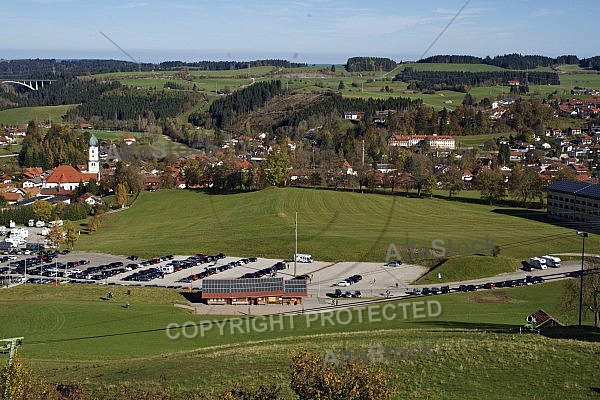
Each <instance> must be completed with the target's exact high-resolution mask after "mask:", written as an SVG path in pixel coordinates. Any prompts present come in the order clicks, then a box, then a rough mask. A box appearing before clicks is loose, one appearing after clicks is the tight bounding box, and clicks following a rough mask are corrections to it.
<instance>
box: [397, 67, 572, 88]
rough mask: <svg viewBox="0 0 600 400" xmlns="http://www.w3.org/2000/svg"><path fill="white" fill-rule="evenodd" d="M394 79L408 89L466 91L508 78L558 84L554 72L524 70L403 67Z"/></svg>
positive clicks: (504, 82) (496, 83) (503, 82)
mask: <svg viewBox="0 0 600 400" xmlns="http://www.w3.org/2000/svg"><path fill="white" fill-rule="evenodd" d="M393 80H394V81H402V82H406V83H408V84H409V87H408V88H409V89H413V90H414V89H416V90H457V91H467V90H468V88H470V87H478V86H495V85H503V84H506V83H507V82H508V81H509V80H517V81H519V82H522V83H523V84H527V83H528V82H531V83H535V84H537V85H559V84H560V80H559V78H558V74H557V73H556V72H540V71H533V72H525V71H483V72H466V71H415V70H414V69H413V68H412V67H407V68H405V69H404V70H403V71H402V72H400V73H398V74H396V76H395V77H394V78H393Z"/></svg>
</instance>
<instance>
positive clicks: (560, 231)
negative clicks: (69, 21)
mask: <svg viewBox="0 0 600 400" xmlns="http://www.w3.org/2000/svg"><path fill="white" fill-rule="evenodd" d="M466 200H467V201H458V200H456V201H448V200H443V199H436V198H433V199H429V198H421V199H418V198H407V197H400V196H386V195H374V194H366V193H365V194H361V193H351V192H350V193H348V192H337V191H326V190H314V189H300V188H283V189H282V188H272V189H267V190H262V191H259V192H252V193H239V194H230V195H209V194H206V193H203V192H191V191H168V190H164V191H159V192H154V193H147V192H145V193H142V194H141V196H140V197H139V199H138V200H137V202H136V204H135V205H134V206H133V207H131V208H130V209H128V210H125V211H122V212H119V213H117V214H114V215H108V216H106V218H105V220H104V222H103V226H102V228H101V229H100V230H99V231H98V232H96V233H94V234H93V235H82V236H81V237H80V239H79V241H78V242H77V244H76V246H75V249H76V250H83V251H100V252H109V253H115V254H123V255H129V254H139V255H141V256H151V255H154V256H158V255H163V254H195V253H197V252H201V251H202V252H219V251H224V252H225V253H226V254H231V255H235V256H268V257H276V258H291V257H292V255H293V253H294V215H295V213H296V212H297V213H298V251H299V252H301V253H310V254H312V255H313V256H314V257H315V258H316V259H318V260H326V261H336V260H346V261H367V260H368V261H383V260H384V259H385V256H386V254H387V250H388V247H389V245H390V243H394V244H395V245H396V246H397V247H398V248H400V247H401V246H402V244H404V243H409V242H411V241H414V242H415V243H416V244H418V245H419V246H420V245H430V244H431V242H432V241H433V240H434V239H442V240H444V241H446V243H448V241H449V240H452V241H453V242H454V243H457V242H469V243H470V242H472V241H474V240H485V237H486V235H487V237H488V238H489V240H490V243H491V241H492V240H493V241H494V244H497V245H499V246H500V248H501V251H502V255H506V256H510V257H514V258H529V257H531V255H532V254H538V253H539V254H545V253H552V252H554V253H559V252H578V251H579V249H580V244H581V243H580V240H579V238H577V237H576V236H575V234H574V233H573V230H572V229H567V228H562V227H558V226H554V225H550V224H546V223H543V222H539V221H538V219H543V218H544V215H545V214H544V213H543V212H541V211H534V210H519V209H511V208H499V207H495V206H488V205H480V204H473V202H472V201H471V200H469V199H466ZM182 211H183V212H182ZM465 227H468V229H465ZM597 244H598V241H597V238H596V237H593V238H590V239H589V248H590V249H592V248H594V246H597Z"/></svg>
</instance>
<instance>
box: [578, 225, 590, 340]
mask: <svg viewBox="0 0 600 400" xmlns="http://www.w3.org/2000/svg"><path fill="white" fill-rule="evenodd" d="M577 236H581V273H580V274H579V327H580V328H581V317H582V312H583V258H584V257H585V238H586V237H588V233H587V232H582V231H577Z"/></svg>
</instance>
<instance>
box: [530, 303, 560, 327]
mask: <svg viewBox="0 0 600 400" xmlns="http://www.w3.org/2000/svg"><path fill="white" fill-rule="evenodd" d="M526 320H527V322H529V323H530V324H533V326H534V328H535V329H541V328H556V327H558V326H564V325H563V324H562V322H560V321H559V320H557V319H556V318H554V317H553V316H552V315H550V314H548V313H547V312H546V311H544V310H542V309H541V308H540V309H539V310H537V311H536V312H534V313H532V314H529V315H528V316H527V318H526Z"/></svg>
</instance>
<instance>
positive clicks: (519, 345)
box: [0, 282, 600, 399]
mask: <svg viewBox="0 0 600 400" xmlns="http://www.w3.org/2000/svg"><path fill="white" fill-rule="evenodd" d="M111 290H113V292H114V294H115V297H114V299H113V300H112V301H103V300H101V299H100V298H101V297H103V296H104V295H105V293H106V288H103V287H98V286H91V287H90V286H64V285H62V286H58V287H55V286H39V285H27V286H21V287H17V288H13V289H9V290H0V305H1V307H0V320H1V321H3V323H2V324H0V337H13V336H21V335H22V336H25V341H24V343H23V346H22V347H21V349H20V354H21V356H22V358H23V359H24V360H25V361H26V362H27V363H28V365H30V366H31V367H32V368H33V369H34V370H35V371H37V372H39V373H40V374H42V375H43V376H45V377H46V379H47V380H49V381H51V382H65V381H66V382H72V381H77V382H80V383H82V384H83V385H84V386H85V387H86V389H88V390H91V391H93V392H94V393H95V396H94V397H95V398H99V399H103V398H110V394H111V393H112V391H115V390H117V388H120V390H122V388H123V387H126V388H127V387H129V388H145V389H150V390H155V391H160V390H161V389H162V388H163V387H164V386H165V385H166V386H167V387H170V388H172V389H174V390H176V391H177V392H178V393H179V395H180V398H185V393H186V392H188V391H193V390H196V391H198V390H200V391H202V392H204V393H206V394H207V396H208V395H211V394H214V393H217V392H218V391H219V390H223V389H224V388H227V387H233V386H234V385H235V384H236V383H240V382H243V383H246V384H249V385H258V384H259V383H275V382H278V383H281V384H282V386H283V393H284V394H285V397H284V398H292V397H291V396H290V394H291V393H290V389H289V387H288V385H287V382H288V381H289V379H288V372H287V371H288V367H289V360H290V351H292V350H304V349H306V350H313V351H316V352H317V353H319V354H323V355H324V354H325V350H326V349H334V351H335V352H336V353H337V352H338V351H339V350H341V349H342V348H348V347H353V348H354V349H362V350H365V349H368V348H369V346H371V345H373V344H379V345H382V346H385V345H388V346H390V347H394V348H395V347H406V348H408V347H409V346H412V345H417V346H421V345H422V343H423V342H425V343H427V345H428V346H430V347H432V348H433V352H434V354H435V357H434V358H425V359H416V360H411V359H409V360H404V361H393V362H390V363H384V364H382V366H383V368H384V369H385V370H386V371H387V372H388V373H390V374H391V375H392V378H393V381H394V383H395V386H396V387H397V396H396V397H395V398H396V399H404V398H419V399H422V398H423V397H427V398H439V397H443V398H448V399H455V398H456V399H459V398H460V399H476V398H482V397H483V398H486V399H488V398H489V399H505V398H514V397H513V396H512V395H511V393H523V392H527V391H528V390H530V385H531V382H535V381H544V382H545V386H544V391H543V396H542V394H541V393H540V395H539V396H537V395H535V394H534V395H530V396H528V397H532V398H534V399H537V398H540V399H542V398H544V399H547V398H548V399H562V398H564V397H568V398H569V399H579V398H582V399H583V398H588V397H587V396H591V395H592V394H593V392H592V389H593V388H594V387H597V381H596V380H595V379H594V377H595V373H596V368H597V365H594V362H590V361H593V360H596V359H597V357H598V356H600V343H599V342H598V340H599V338H598V336H599V334H600V333H598V332H596V333H593V332H591V333H590V336H589V338H590V341H576V340H565V339H551V338H548V337H544V336H538V335H519V334H506V333H494V332H496V331H498V332H504V331H507V330H512V331H513V332H514V330H515V328H516V327H518V326H519V325H522V323H523V322H524V317H525V316H526V315H528V314H529V313H531V312H533V311H534V310H537V309H538V308H543V309H544V310H546V311H548V312H549V313H551V314H553V315H554V316H555V317H557V318H558V319H560V320H562V321H563V322H566V323H573V322H574V320H575V316H574V315H567V314H564V312H562V311H561V309H560V307H559V298H560V294H561V293H562V290H563V283H561V282H556V283H547V284H544V285H539V286H538V285H536V286H532V287H521V288H515V289H500V290H495V291H493V292H490V291H481V292H475V293H468V294H450V295H443V296H438V297H435V298H434V300H435V301H438V302H439V307H440V308H439V310H440V312H439V315H436V316H433V315H434V314H438V313H432V316H431V317H428V318H415V315H413V312H412V311H411V308H412V307H413V306H412V305H409V306H408V307H407V309H408V313H407V317H404V316H403V313H402V311H398V312H397V313H394V314H392V315H394V316H395V318H388V319H385V318H381V315H380V314H378V313H377V310H379V312H381V307H382V306H380V307H379V308H374V309H373V310H375V313H374V314H371V312H370V311H369V312H367V311H366V310H363V311H360V310H355V311H353V312H352V313H348V312H340V314H337V315H335V316H332V318H333V319H332V321H333V323H329V322H328V321H327V320H326V319H322V318H314V317H311V318H310V319H308V318H307V317H306V316H296V317H293V318H292V319H290V318H289V317H285V319H284V321H285V322H284V323H283V324H281V325H274V327H275V328H274V329H263V325H261V324H258V325H257V324H256V323H255V322H251V323H254V324H255V325H249V326H252V327H253V328H248V329H245V328H244V329H243V330H242V331H239V330H234V331H233V333H232V330H231V329H229V326H228V325H223V326H226V327H225V328H224V330H223V334H220V333H219V330H218V329H217V326H216V325H215V324H213V325H215V326H214V328H213V329H212V330H210V331H206V333H205V334H204V335H203V336H201V335H199V334H198V335H196V336H194V335H193V330H191V329H190V330H189V332H188V336H189V338H186V337H183V336H180V337H179V338H177V339H169V338H168V336H167V334H166V327H167V326H168V325H169V324H171V323H174V324H178V325H179V326H182V325H184V324H186V323H191V322H188V321H192V322H193V323H199V322H200V321H203V320H204V321H205V323H207V321H206V320H208V319H209V317H207V316H193V315H191V314H189V313H188V312H187V311H184V310H181V309H179V308H175V307H173V304H175V303H182V302H184V298H183V297H182V296H181V295H179V294H178V293H177V292H176V291H172V290H168V289H159V288H131V289H129V290H131V294H129V295H128V294H126V290H127V289H125V288H121V287H114V288H111ZM431 299H432V298H427V299H419V300H431ZM410 301H411V300H402V301H401V303H398V301H397V300H396V301H393V302H392V303H391V304H404V303H406V302H410ZM413 301H414V300H413ZM124 302H128V303H130V304H131V307H129V308H128V309H125V308H123V307H121V305H122V304H123V303H124ZM402 309H403V308H402V307H400V308H398V310H402ZM359 313H360V314H359ZM359 315H362V316H363V319H360V318H359ZM370 315H374V317H371V316H370ZM210 318H211V319H212V318H216V319H217V320H219V321H221V320H223V318H222V317H218V316H217V317H215V316H212V317H210ZM267 320H268V319H267ZM251 321H252V320H251ZM258 321H259V322H261V323H262V322H263V321H265V320H258ZM337 321H343V322H344V323H338V322H337ZM586 322H587V323H589V320H588V321H586ZM261 330H264V331H261ZM173 332H175V331H171V334H172V333H173ZM181 332H183V331H181ZM486 332H487V333H486ZM0 360H1V358H0ZM566 365H569V366H572V368H567V367H565V366H566ZM561 366H562V367H561ZM523 371H526V373H521V372H523Z"/></svg>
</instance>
